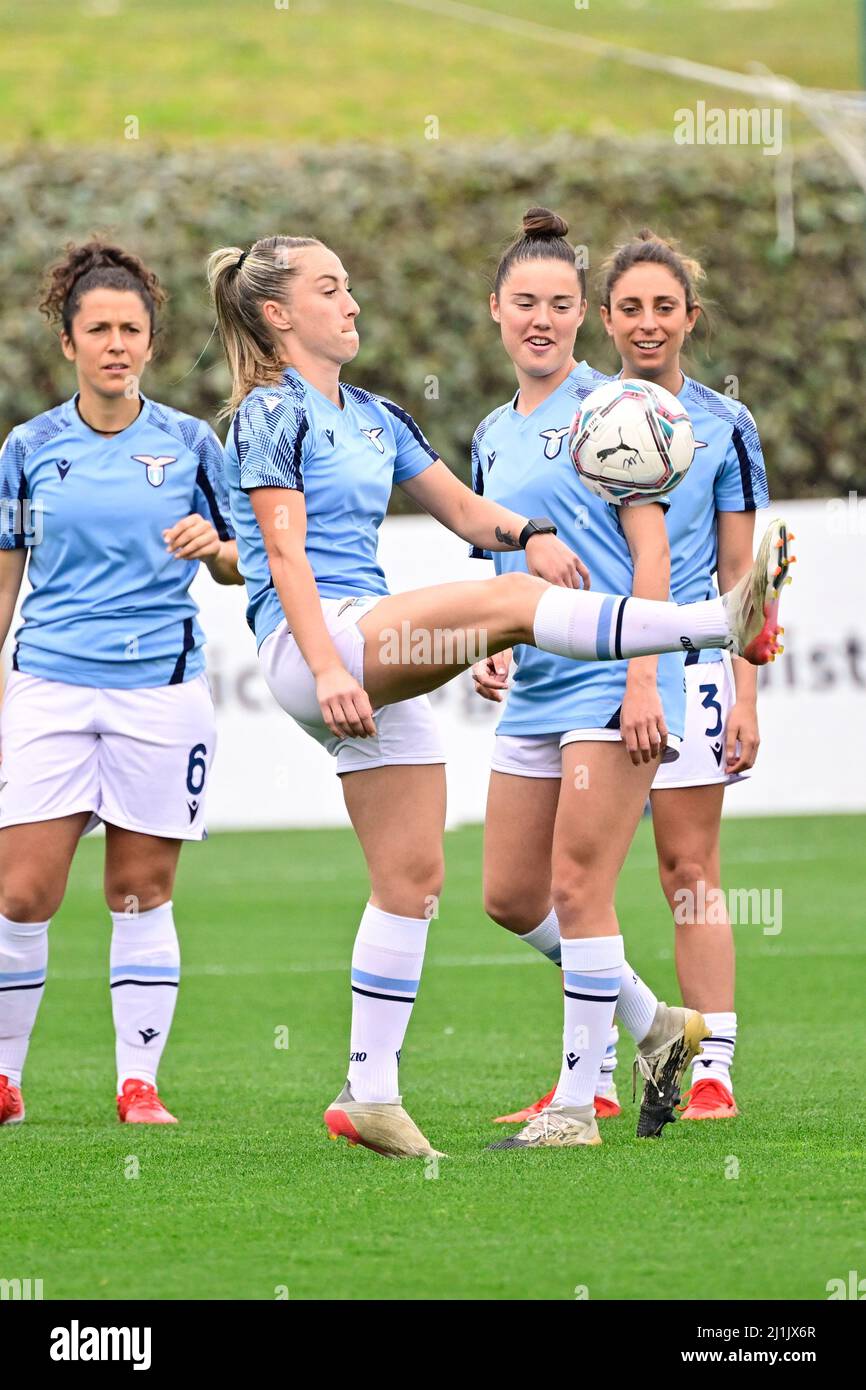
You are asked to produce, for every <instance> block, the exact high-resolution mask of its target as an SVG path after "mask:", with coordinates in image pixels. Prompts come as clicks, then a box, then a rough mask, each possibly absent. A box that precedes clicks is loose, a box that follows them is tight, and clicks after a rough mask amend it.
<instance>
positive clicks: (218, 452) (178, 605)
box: [0, 397, 233, 690]
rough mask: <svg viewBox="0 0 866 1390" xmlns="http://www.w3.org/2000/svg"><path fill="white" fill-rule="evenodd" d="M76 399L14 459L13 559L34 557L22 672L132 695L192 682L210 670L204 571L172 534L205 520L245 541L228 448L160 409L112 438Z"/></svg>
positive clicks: (7, 538) (10, 447)
mask: <svg viewBox="0 0 866 1390" xmlns="http://www.w3.org/2000/svg"><path fill="white" fill-rule="evenodd" d="M76 399H77V398H75V397H73V399H72V400H69V401H66V402H65V403H64V404H63V405H59V406H57V407H55V409H54V410H48V411H46V412H45V413H44V414H43V415H37V416H36V417H35V418H34V419H33V420H28V421H27V423H26V424H24V425H18V426H17V427H16V428H15V429H14V430H13V431H12V433H11V434H10V435H9V437H8V439H7V440H6V443H5V445H4V447H3V452H2V454H0V549H3V550H12V549H17V548H20V547H24V546H26V547H28V548H29V552H30V555H29V568H28V577H29V580H30V584H31V586H32V588H31V591H30V593H28V595H27V597H26V598H25V600H24V604H23V607H22V617H23V623H22V625H21V626H20V627H19V628H18V631H17V632H16V633H15V640H16V643H17V646H16V648H15V653H14V656H13V666H14V667H15V669H16V670H20V671H25V672H28V673H29V674H30V675H34V676H42V677H44V678H46V679H47V680H56V681H65V682H68V683H69V684H71V685H88V686H97V687H107V688H119V689H125V690H128V689H137V688H139V687H145V686H155V685H172V684H177V683H178V682H180V681H186V680H190V679H191V678H192V677H193V676H196V675H198V674H199V672H201V671H202V670H203V669H204V653H203V651H202V647H203V643H204V635H203V633H202V631H201V628H200V627H199V624H198V622H197V620H196V615H197V613H198V607H197V605H196V603H195V602H194V600H193V599H192V598H191V596H190V593H189V587H190V584H191V583H192V581H193V578H194V576H195V574H196V572H197V570H198V561H188V560H176V559H174V557H173V556H171V555H169V554H168V552H167V551H166V548H165V541H164V540H163V537H162V533H163V531H164V530H167V529H168V528H169V527H171V526H174V524H175V523H176V522H178V521H180V520H181V518H182V517H184V516H189V515H190V513H192V512H198V513H199V514H200V515H201V516H203V517H205V518H206V519H207V520H208V521H210V522H212V523H213V525H214V526H215V527H216V529H217V531H218V533H219V535H220V538H221V539H222V540H228V539H230V538H231V536H232V534H233V533H232V531H231V528H230V525H229V523H228V521H227V520H226V518H227V517H228V494H227V492H226V489H225V484H224V481H223V455H222V448H221V447H220V443H219V440H218V439H217V437H216V435H215V434H214V433H213V431H212V430H211V428H210V426H209V425H207V424H205V423H204V421H203V420H197V419H195V418H194V417H193V416H191V415H183V414H181V412H180V411H177V410H171V409H170V408H169V407H168V406H165V405H158V404H157V403H156V402H154V401H149V400H146V399H144V400H143V404H142V409H141V414H140V415H139V417H138V419H137V420H136V421H135V422H134V423H133V424H131V425H129V426H128V427H127V428H126V429H125V430H123V432H122V433H121V434H118V435H116V436H115V437H114V438H113V439H106V438H103V436H102V435H99V434H96V433H95V432H94V431H93V430H91V429H90V428H89V426H87V425H85V423H84V421H83V420H82V419H81V417H80V415H79V414H78V411H77V410H76V406H75V402H76Z"/></svg>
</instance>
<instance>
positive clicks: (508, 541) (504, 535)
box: [496, 526, 520, 550]
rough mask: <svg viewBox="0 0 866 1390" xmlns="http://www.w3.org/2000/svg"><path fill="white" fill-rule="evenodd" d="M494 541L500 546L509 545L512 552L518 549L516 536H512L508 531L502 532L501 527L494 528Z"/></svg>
mask: <svg viewBox="0 0 866 1390" xmlns="http://www.w3.org/2000/svg"><path fill="white" fill-rule="evenodd" d="M496 539H497V540H498V541H499V543H500V545H510V546H511V548H512V550H519V549H520V546H519V544H518V541H517V538H516V536H513V535H512V534H511V532H510V531H503V530H502V527H501V526H497V528H496Z"/></svg>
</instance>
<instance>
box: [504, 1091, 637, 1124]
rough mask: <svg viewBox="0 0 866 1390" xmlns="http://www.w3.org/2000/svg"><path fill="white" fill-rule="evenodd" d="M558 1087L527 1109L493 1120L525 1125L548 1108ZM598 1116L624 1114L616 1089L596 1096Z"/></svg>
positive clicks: (606, 1117)
mask: <svg viewBox="0 0 866 1390" xmlns="http://www.w3.org/2000/svg"><path fill="white" fill-rule="evenodd" d="M555 1091H556V1087H555V1086H554V1088H553V1090H552V1091H548V1093H547V1095H546V1096H542V1097H541V1099H540V1100H537V1101H535V1103H534V1104H533V1105H527V1106H526V1108H525V1110H515V1111H514V1114H513V1115H497V1117H496V1119H495V1120H494V1121H493V1123H494V1124H495V1125H523V1124H526V1122H527V1120H531V1119H532V1117H533V1115H540V1114H541V1112H542V1110H546V1109H547V1107H548V1105H549V1104H550V1102H551V1101H552V1100H553V1097H554V1093H555ZM594 1105H595V1113H596V1117H597V1118H598V1119H599V1120H612V1119H614V1118H615V1117H616V1116H617V1115H621V1114H622V1110H621V1109H620V1105H619V1101H618V1100H617V1098H616V1091H615V1090H614V1091H612V1092H610V1093H609V1094H608V1095H606V1096H596V1097H595V1100H594Z"/></svg>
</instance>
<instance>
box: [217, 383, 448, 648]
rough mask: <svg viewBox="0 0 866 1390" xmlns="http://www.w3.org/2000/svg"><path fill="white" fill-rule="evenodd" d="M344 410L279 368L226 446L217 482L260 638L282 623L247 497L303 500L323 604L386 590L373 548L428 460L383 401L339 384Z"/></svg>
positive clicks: (430, 454) (422, 444) (411, 427)
mask: <svg viewBox="0 0 866 1390" xmlns="http://www.w3.org/2000/svg"><path fill="white" fill-rule="evenodd" d="M342 399H343V408H342V409H340V407H339V406H336V405H334V403H333V401H330V400H328V398H327V396H325V395H323V394H322V392H321V391H318V390H316V388H315V387H314V386H311V385H310V383H309V382H308V381H305V380H304V378H303V377H302V376H300V375H299V373H298V372H296V371H295V370H294V368H291V367H289V368H287V369H286V372H285V373H284V376H283V381H282V383H281V384H280V385H275V386H259V387H256V388H255V390H253V391H251V392H250V394H249V395H248V396H247V397H246V399H245V400H244V402H243V404H242V405H241V406H240V409H239V410H238V412H237V414H236V415H235V417H234V420H233V422H232V427H231V430H230V431H229V436H228V439H227V441H226V451H225V456H226V478H227V481H228V486H229V494H230V498H231V513H232V520H233V522H234V526H235V529H236V531H237V537H238V555H239V561H240V570H241V574H242V575H243V576H244V579H245V580H246V585H247V596H248V598H249V606H248V608H247V621H248V622H249V625H250V627H251V628H252V629H253V631H254V632H255V634H256V643H257V645H258V646H261V644H262V642H263V641H264V640H265V638H266V637H267V636H268V634H269V633H271V632H273V630H274V628H275V627H277V626H278V624H279V623H280V622H281V621H282V619H283V616H284V615H283V610H282V607H281V605H280V600H279V598H278V596H277V592H276V590H275V588H274V584H273V579H272V577H271V570H270V565H269V564H268V557H267V554H266V551H265V545H264V541H263V540H262V534H261V531H260V530H259V525H258V522H257V521H256V518H255V513H254V512H253V508H252V504H251V502H250V499H249V495H248V494H249V492H250V491H251V490H252V489H253V488H259V487H280V488H293V489H296V490H297V491H299V492H303V494H304V502H305V505H306V510H307V543H306V551H307V559H308V560H309V562H310V566H311V568H312V571H313V574H314V575H315V579H316V585H317V587H318V590H319V593H320V595H321V596H322V598H349V597H355V596H366V595H375V596H380V595H384V594H387V593H388V586H387V584H386V582H385V575H384V573H383V571H382V568H381V566H380V565H379V561H378V557H377V552H378V544H379V527H380V525H381V524H382V520H383V518H384V516H385V513H386V511H387V510H388V499H389V498H390V496H391V489H392V487H393V485H394V483H403V482H406V481H407V480H408V479H409V478H414V477H415V476H416V475H417V474H418V473H422V472H423V471H424V469H425V468H429V467H430V465H431V463H433V462H434V460H435V459H436V457H437V455H436V453H435V451H434V450H433V449H431V447H430V445H429V444H428V443H427V440H426V439H425V438H424V436H423V434H422V433H421V431H420V430H419V428H418V426H417V425H416V424H415V421H414V420H413V419H412V417H411V416H410V415H407V414H406V412H405V411H404V410H401V409H400V407H399V406H396V405H394V404H393V402H392V401H388V400H385V399H384V397H383V396H374V395H371V393H370V392H369V391H362V390H361V389H360V387H357V386H346V385H344V386H343V387H342Z"/></svg>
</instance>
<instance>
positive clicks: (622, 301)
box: [478, 231, 768, 1120]
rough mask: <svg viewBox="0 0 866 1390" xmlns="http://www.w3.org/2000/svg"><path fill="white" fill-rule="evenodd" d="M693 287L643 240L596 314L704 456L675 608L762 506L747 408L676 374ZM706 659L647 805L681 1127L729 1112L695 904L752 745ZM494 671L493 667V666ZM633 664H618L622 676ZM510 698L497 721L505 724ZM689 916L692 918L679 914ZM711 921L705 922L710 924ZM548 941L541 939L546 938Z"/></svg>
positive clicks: (637, 1009)
mask: <svg viewBox="0 0 866 1390" xmlns="http://www.w3.org/2000/svg"><path fill="white" fill-rule="evenodd" d="M702 277H703V272H702V270H701V268H700V266H699V265H698V264H697V263H696V262H694V261H690V260H688V259H686V258H685V257H684V256H682V255H681V254H680V253H679V252H678V251H677V250H676V248H675V247H674V246H673V245H672V244H670V243H668V242H665V241H663V240H662V239H661V238H659V237H656V236H654V235H653V233H651V232H649V231H643V232H640V233H639V234H638V235H637V236H636V237H635V238H633V239H632V240H630V241H629V242H627V243H625V244H624V245H623V246H620V247H618V248H617V249H616V251H615V252H614V253H613V254H612V255H611V257H610V258H609V259H608V260H607V261H606V262H605V265H604V267H603V287H602V304H601V315H602V319H603V322H604V324H605V327H606V329H607V331H608V333H609V334H610V335H611V337H612V338H613V340H614V344H615V346H616V349H617V351H618V353H619V354H620V358H621V364H622V374H623V375H624V376H626V377H637V378H644V379H646V380H649V381H654V382H657V383H658V384H659V385H660V386H663V387H665V388H666V389H667V390H669V391H671V392H672V393H673V394H674V395H677V396H678V397H679V398H680V400H681V401H682V402H683V404H684V405H685V406H686V408H687V410H688V412H689V416H690V418H691V421H692V426H693V429H694V433H695V438H696V440H697V441H698V443H699V444H700V445H701V446H702V447H701V448H700V449H699V450H698V451H697V452H696V455H695V459H694V462H693V464H692V467H691V469H690V470H689V472H688V473H687V474H686V476H685V478H684V480H683V481H682V483H680V485H679V486H678V487H677V488H676V489H675V490H674V491H673V492H672V493H671V494H670V495H669V499H668V500H669V502H670V510H669V512H668V517H667V524H668V532H669V535H670V543H671V588H672V591H673V594H674V597H675V598H676V599H677V601H679V602H687V601H688V600H690V599H694V598H696V597H698V596H701V597H703V598H706V597H708V596H710V595H712V594H714V593H715V588H714V585H713V580H712V575H713V572H714V570H717V572H718V575H719V579H720V583H721V585H722V587H726V586H728V585H730V584H731V583H732V582H735V581H736V580H737V579H738V578H739V577H740V576H741V575H742V574H743V573H744V572H745V571H746V570H748V568H749V567H750V565H751V563H752V538H753V530H754V510H755V507H756V506H761V505H764V504H766V502H767V500H768V494H767V485H766V474H765V470H764V464H763V458H762V455H761V447H760V442H759V440H758V435H757V431H756V429H755V425H754V421H753V420H752V417H751V415H750V414H749V412H748V410H747V409H746V408H745V406H742V405H741V404H740V403H739V402H738V401H735V400H731V399H730V398H728V397H725V396H720V395H719V394H718V393H717V392H714V391H711V390H709V389H708V388H707V387H705V386H702V385H700V384H699V383H698V382H696V381H693V380H691V379H690V378H688V377H686V376H685V375H684V374H683V372H682V370H681V367H680V353H681V351H682V349H683V345H684V343H685V341H686V340H687V338H688V335H689V334H690V333H691V332H692V330H693V329H694V327H695V324H696V322H697V321H698V317H699V315H700V313H701V305H700V300H699V297H698V292H697V285H698V283H699V282H700V280H701V279H702ZM708 655H711V654H710V653H701V652H689V653H688V654H687V656H686V658H685V666H686V670H685V678H686V715H685V730H686V733H685V740H684V743H683V745H682V747H681V748H680V756H679V758H678V759H677V761H676V762H675V763H668V764H665V765H663V766H661V767H659V768H658V770H657V772H656V774H655V777H654V779H653V787H652V793H651V803H652V811H653V824H654V829H655V835H656V843H657V846H658V853H659V865H660V871H661V877H662V884H663V887H664V890H665V893H666V896H667V898H668V901H669V903H670V905H671V908H672V909H673V910H674V912H675V920H677V921H680V922H683V923H687V924H688V925H685V924H684V925H682V926H681V927H680V929H679V930H678V931H677V933H676V954H677V970H678V976H679V981H680V988H681V990H682V996H683V1000H684V1001H685V1003H686V1004H687V1005H688V1006H690V1007H691V1008H693V1009H695V1010H699V1011H700V1012H701V1013H702V1014H703V1016H704V1019H705V1021H706V1023H707V1026H708V1029H709V1030H710V1035H709V1036H708V1038H707V1039H706V1040H705V1041H704V1045H703V1050H702V1053H701V1055H700V1056H699V1057H697V1058H696V1059H695V1060H694V1062H693V1067H694V1072H697V1073H699V1074H700V1076H701V1078H702V1079H701V1080H700V1081H698V1082H697V1084H696V1085H695V1086H694V1087H693V1091H692V1100H691V1103H690V1105H689V1107H688V1109H687V1110H686V1111H685V1118H690V1119H691V1118H708V1117H711V1116H716V1115H720V1114H733V1113H736V1111H735V1109H734V1108H733V1100H732V1096H731V1093H730V1088H729V1085H728V1086H727V1087H726V1080H727V1077H728V1071H727V1066H728V1064H729V1062H730V1055H731V1053H732V1051H733V1037H734V1034H735V1030H736V1016H735V1015H734V1014H733V1012H732V1010H733V942H732V937H731V932H730V926H729V925H728V923H727V920H726V919H725V920H723V921H718V922H717V925H709V924H706V925H705V924H704V922H703V921H699V920H698V917H697V915H696V913H697V912H698V911H699V910H700V909H698V908H697V907H696V904H699V903H701V902H705V901H709V902H712V903H715V901H716V898H717V897H718V896H719V829H720V821H721V809H722V796H723V792H724V785H725V783H726V782H727V781H728V780H730V779H731V778H733V779H735V780H736V779H737V778H739V776H740V775H741V774H742V773H743V771H744V770H745V769H747V768H748V767H750V766H751V765H752V763H753V762H754V757H755V753H756V750H757V742H758V739H757V718H756V712H755V688H756V681H755V673H754V670H753V668H752V667H751V666H750V665H748V663H744V662H742V661H740V660H737V661H736V662H735V665H734V681H735V682H736V691H737V694H736V698H735V699H734V698H733V696H732V690H731V685H732V681H731V675H730V672H729V668H728V666H727V665H726V663H725V662H724V660H723V659H722V654H721V653H718V654H715V653H714V654H712V655H713V656H714V657H716V656H717V657H718V659H715V660H713V661H712V662H710V663H707V661H706V657H707V656H708ZM536 659H537V658H536ZM498 660H499V662H500V666H501V665H502V664H503V663H502V659H501V658H499V659H498ZM639 664H640V665H641V666H646V664H647V663H646V662H645V661H643V662H641V663H639ZM634 665H635V663H630V671H631V669H633V667H634ZM566 675H567V673H566ZM478 677H479V680H480V681H481V682H482V684H484V685H485V687H486V688H489V689H490V690H494V691H495V690H496V689H497V688H500V687H501V685H502V683H503V680H502V676H501V675H499V676H497V677H496V683H495V685H494V684H492V683H491V680H492V678H491V677H489V676H488V673H487V672H485V671H484V670H483V669H482V670H480V671H479V672H478ZM564 678H565V677H564ZM513 698H514V697H513V695H512V697H510V699H509V706H508V710H507V713H506V720H507V719H508V718H509V717H511V718H513V715H512V701H513ZM506 720H504V721H503V724H504V723H505V722H506ZM500 727H502V726H500ZM723 761H724V763H725V767H724V768H722V766H721V764H722V762H723ZM491 797H492V793H491ZM511 862H512V863H513V858H512V861H511ZM554 872H555V871H554ZM518 878H520V874H519V873H518ZM701 884H702V885H703V892H704V895H705V896H704V897H702V896H701V892H702V889H701ZM713 890H716V891H715V893H714V892H713ZM543 894H544V884H543V875H539V876H538V881H537V890H536V900H535V901H536V903H539V902H542V901H543V900H544V898H543ZM503 901H506V902H507V901H508V899H505V898H503ZM689 904H691V907H692V910H691V912H688V911H687V910H686V911H684V905H685V908H686V909H687V908H688V905H689ZM494 915H495V914H494ZM721 915H722V914H720V913H718V911H716V916H717V917H719V916H721ZM547 936H551V937H552V933H551V931H550V930H549V929H548V932H547ZM545 939H546V938H545ZM531 944H535V939H534V938H532V939H531ZM626 978H627V992H626V995H625V996H624V998H623V999H622V1000H621V1002H620V1006H619V1008H618V1016H619V1017H620V1019H621V1020H622V1021H623V1022H624V1023H625V1024H626V1026H628V1027H629V1028H630V1030H631V1031H632V1032H633V1033H636V1036H638V1037H639V1036H640V1034H641V1032H642V1030H643V1028H644V1026H645V1025H646V1024H647V1023H648V1022H649V1021H650V1019H651V1018H652V1016H653V1010H654V1009H655V1007H656V1001H655V997H654V996H653V995H652V994H651V992H650V991H649V990H648V988H647V987H646V986H645V985H644V984H643V982H642V981H640V980H639V979H637V978H635V977H634V975H633V973H632V972H626ZM616 1043H617V1034H616V1029H614V1030H612V1033H611V1035H610V1038H609V1039H608V1046H607V1049H606V1055H605V1058H604V1061H603V1063H602V1068H601V1071H600V1074H599V1076H598V1079H597V1081H596V1085H595V1091H596V1102H595V1104H596V1110H597V1112H598V1113H599V1114H617V1113H619V1107H618V1104H617V1102H616V1094H615V1090H614V1089H613V1087H612V1073H613V1069H614V1067H615V1064H616ZM693 1075H694V1073H693ZM725 1089H726V1091H727V1093H726V1094H723V1090H725ZM553 1095H554V1092H550V1093H549V1095H547V1096H545V1097H543V1098H542V1099H541V1100H540V1101H537V1102H536V1103H535V1105H534V1106H530V1107H528V1109H527V1110H526V1111H524V1112H518V1113H517V1114H516V1115H515V1116H507V1117H505V1118H506V1119H508V1120H510V1119H517V1118H526V1119H531V1118H532V1116H533V1115H535V1114H538V1113H540V1112H541V1111H543V1110H544V1109H545V1108H546V1106H547V1105H548V1104H550V1102H551V1100H552V1098H553ZM668 1113H669V1114H671V1112H670V1110H669V1111H668ZM671 1117H672V1116H671Z"/></svg>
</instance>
